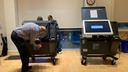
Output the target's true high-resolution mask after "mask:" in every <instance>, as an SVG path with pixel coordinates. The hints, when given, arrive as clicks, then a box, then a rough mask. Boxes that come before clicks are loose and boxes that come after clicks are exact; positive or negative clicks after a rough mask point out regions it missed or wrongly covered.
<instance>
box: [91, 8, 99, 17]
mask: <svg viewBox="0 0 128 72" xmlns="http://www.w3.org/2000/svg"><path fill="white" fill-rule="evenodd" d="M90 16H91V18H98V14H97V10H90Z"/></svg>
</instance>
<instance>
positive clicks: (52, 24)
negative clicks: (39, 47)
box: [48, 15, 62, 53]
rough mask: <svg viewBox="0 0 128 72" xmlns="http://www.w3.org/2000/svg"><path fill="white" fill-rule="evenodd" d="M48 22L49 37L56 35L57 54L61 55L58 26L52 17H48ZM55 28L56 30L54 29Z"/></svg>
mask: <svg viewBox="0 0 128 72" xmlns="http://www.w3.org/2000/svg"><path fill="white" fill-rule="evenodd" d="M48 21H49V22H51V25H50V32H51V36H55V32H57V34H58V37H57V38H58V39H57V44H58V45H57V53H62V46H61V42H60V32H59V26H58V23H57V21H56V20H54V19H53V16H52V15H48ZM55 28H56V29H55ZM54 31H55V32H54Z"/></svg>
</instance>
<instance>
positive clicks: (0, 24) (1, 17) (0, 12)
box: [0, 0, 6, 35]
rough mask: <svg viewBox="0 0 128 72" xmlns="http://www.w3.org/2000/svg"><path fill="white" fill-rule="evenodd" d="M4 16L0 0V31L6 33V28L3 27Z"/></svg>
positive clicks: (0, 0) (1, 0)
mask: <svg viewBox="0 0 128 72" xmlns="http://www.w3.org/2000/svg"><path fill="white" fill-rule="evenodd" d="M5 28H6V27H5V17H4V4H3V0H0V33H3V34H4V35H6V29H5Z"/></svg>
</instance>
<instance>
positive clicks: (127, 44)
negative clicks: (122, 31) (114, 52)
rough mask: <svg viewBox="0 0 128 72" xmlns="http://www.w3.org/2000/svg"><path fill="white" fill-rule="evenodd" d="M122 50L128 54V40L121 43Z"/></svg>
mask: <svg viewBox="0 0 128 72" xmlns="http://www.w3.org/2000/svg"><path fill="white" fill-rule="evenodd" d="M121 50H122V52H125V53H128V40H122V41H121Z"/></svg>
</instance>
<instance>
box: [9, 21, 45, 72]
mask: <svg viewBox="0 0 128 72" xmlns="http://www.w3.org/2000/svg"><path fill="white" fill-rule="evenodd" d="M45 30H46V28H45V27H44V26H38V25H37V24H35V23H32V22H29V23H25V24H23V25H22V26H20V27H17V28H16V29H15V30H13V31H12V34H11V39H12V41H13V43H14V44H15V46H16V47H17V49H18V52H19V54H20V58H21V63H22V67H21V72H29V69H31V68H32V66H29V56H30V54H29V48H28V45H29V43H30V44H33V45H35V47H36V48H41V47H42V45H41V44H36V43H35V38H36V37H37V36H38V35H39V34H41V33H43V32H44V31H45Z"/></svg>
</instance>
